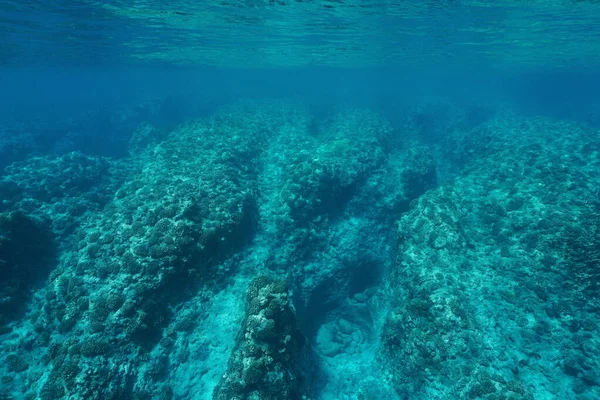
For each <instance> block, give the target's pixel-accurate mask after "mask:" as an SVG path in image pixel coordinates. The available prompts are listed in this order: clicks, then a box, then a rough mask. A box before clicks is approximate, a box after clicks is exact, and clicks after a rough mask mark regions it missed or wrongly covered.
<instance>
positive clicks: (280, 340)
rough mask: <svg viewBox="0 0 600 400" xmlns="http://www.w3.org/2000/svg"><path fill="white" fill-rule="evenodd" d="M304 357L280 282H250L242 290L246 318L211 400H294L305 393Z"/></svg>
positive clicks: (304, 349)
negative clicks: (244, 294)
mask: <svg viewBox="0 0 600 400" xmlns="http://www.w3.org/2000/svg"><path fill="white" fill-rule="evenodd" d="M308 354H309V353H308V349H307V346H306V340H305V338H304V337H303V335H302V334H301V333H300V331H299V330H298V328H297V326H296V315H295V312H294V307H293V304H292V302H291V299H290V293H289V290H288V288H287V285H286V283H285V281H282V280H277V279H273V278H270V277H266V276H261V277H258V278H255V279H254V280H253V281H252V282H251V283H250V286H249V287H248V291H247V295H246V316H245V318H244V320H243V322H242V326H241V329H240V332H239V334H238V337H237V341H236V345H235V348H234V349H233V352H232V354H231V358H230V360H229V365H228V367H227V371H226V372H225V373H224V374H223V376H222V378H221V381H220V383H219V385H218V386H217V388H216V389H215V391H214V392H213V399H215V400H230V399H240V400H242V399H257V400H259V399H260V400H279V399H281V400H293V399H300V398H302V396H306V395H307V394H308V391H309V387H308V386H307V384H308V380H307V378H308V376H309V371H308V368H309V367H310V364H308V363H307V361H308V360H309V359H308ZM303 368H304V369H303Z"/></svg>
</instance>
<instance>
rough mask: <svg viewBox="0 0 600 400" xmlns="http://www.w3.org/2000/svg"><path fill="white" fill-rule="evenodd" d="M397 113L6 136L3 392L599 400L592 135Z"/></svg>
mask: <svg viewBox="0 0 600 400" xmlns="http://www.w3.org/2000/svg"><path fill="white" fill-rule="evenodd" d="M398 115H399V116H397V118H396V119H395V120H394V121H393V122H392V121H388V120H386V118H384V117H383V116H382V115H380V114H379V113H377V112H376V111H373V110H367V109H357V108H350V107H347V108H344V107H340V108H339V109H337V110H334V111H331V112H327V113H323V112H315V110H314V109H312V108H311V107H307V106H305V105H303V104H302V103H301V102H299V101H289V102H287V101H239V102H237V103H235V104H232V105H229V106H224V107H222V108H221V109H219V110H218V111H216V112H214V113H213V114H211V115H209V116H206V117H203V118H199V119H190V120H189V121H186V122H185V123H182V124H180V125H178V126H176V127H167V126H157V125H156V124H152V123H150V122H145V123H141V124H139V126H137V127H136V128H135V129H132V130H131V132H132V133H130V134H129V135H127V136H118V137H112V138H111V137H106V136H98V137H95V138H94V140H96V141H97V142H98V143H99V142H102V141H104V142H105V143H103V145H104V146H107V144H108V147H111V146H112V147H113V148H117V147H119V146H120V147H119V148H120V149H121V150H122V153H123V154H121V156H120V157H109V156H102V155H98V154H94V155H90V154H93V153H91V152H86V151H85V149H82V146H78V145H77V143H87V144H88V145H89V146H90V147H94V145H93V143H95V142H92V141H91V140H92V138H90V137H87V138H86V137H79V136H76V135H75V136H72V137H68V138H61V139H60V140H58V139H57V140H56V143H54V144H53V146H54V147H53V150H52V151H51V152H50V151H48V152H44V151H40V149H42V150H43V149H44V146H45V142H44V140H48V139H47V136H46V137H41V136H39V137H36V136H35V135H34V134H32V133H31V132H25V133H21V134H18V135H17V134H15V133H14V132H9V133H6V134H4V136H3V137H2V138H0V153H1V157H0V159H1V160H2V161H3V165H2V167H4V170H3V172H2V175H1V181H0V194H1V202H0V212H1V213H0V335H1V336H0V378H1V382H0V399H29V400H33V399H41V400H50V399H70V400H75V399H85V400H87V399H102V400H111V399H114V400H120V399H125V400H127V399H136V400H138V399H139V400H142V399H148V400H150V399H152V400H154V399H156V400H159V399H160V400H163V399H164V400H166V399H174V400H176V399H177V400H179V399H180V400H183V399H214V400H234V399H237V400H286V399H289V400H295V399H306V400H310V399H314V400H318V399H324V400H333V399H335V400H338V399H339V400H344V399H357V400H379V399H383V400H385V399H450V400H451V399H489V400H492V399H494V400H501V399H502V400H509V399H512V400H517V399H532V400H534V399H535V400H545V399H563V400H570V399H573V400H575V399H578V400H594V399H599V398H600V327H599V324H598V321H599V318H600V317H599V311H600V308H599V304H600V303H599V294H600V292H599V288H600V287H599V286H600V267H599V264H598V263H599V262H600V132H599V131H598V130H597V129H596V128H592V127H591V126H589V125H586V124H585V123H582V122H573V121H566V120H557V119H552V118H550V117H541V116H531V115H522V114H520V113H519V112H516V111H515V110H513V109H511V108H510V107H500V108H494V109H488V110H480V109H478V110H471V109H462V108H458V107H454V106H452V105H451V104H450V103H443V102H441V103H439V104H429V105H427V104H426V105H423V106H420V107H415V108H413V109H407V110H404V111H403V112H402V113H400V112H399V113H398ZM124 130H125V129H124ZM124 138H126V139H124ZM111 140H112V142H111ZM90 143H92V144H90ZM46 147H48V146H46ZM71 150H78V151H71ZM115 151H116V150H115ZM13 161H14V162H13Z"/></svg>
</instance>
